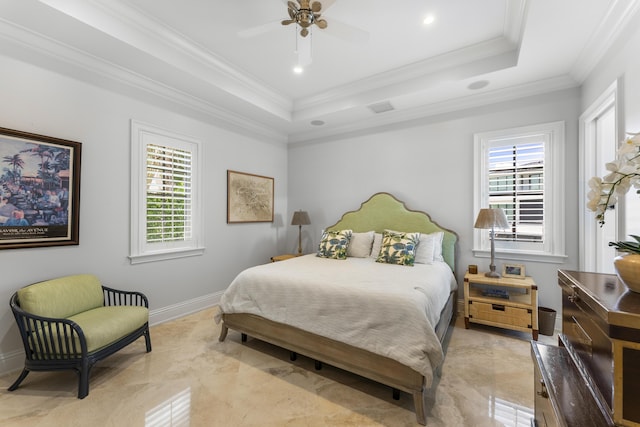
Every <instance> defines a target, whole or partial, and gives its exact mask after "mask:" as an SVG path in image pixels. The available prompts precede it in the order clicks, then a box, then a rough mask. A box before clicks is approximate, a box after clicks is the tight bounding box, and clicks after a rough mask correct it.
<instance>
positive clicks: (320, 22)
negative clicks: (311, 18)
mask: <svg viewBox="0 0 640 427" xmlns="http://www.w3.org/2000/svg"><path fill="white" fill-rule="evenodd" d="M315 23H316V25H317V26H318V28H321V29H323V30H324V29H325V28H327V21H325V20H324V19H317V20H316V21H315Z"/></svg>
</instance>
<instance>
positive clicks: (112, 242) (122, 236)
mask: <svg viewBox="0 0 640 427" xmlns="http://www.w3.org/2000/svg"><path fill="white" fill-rule="evenodd" d="M0 61H1V63H2V66H1V67H0V93H2V101H1V102H0V118H1V119H0V126H1V127H5V128H10V129H17V130H21V131H26V132H32V133H38V134H43V135H48V136H53V137H57V138H62V139H69V140H73V141H79V142H82V144H83V145H82V167H81V173H82V177H81V193H80V245H79V246H69V247H51V248H35V249H17V250H2V251H0V272H1V274H2V279H1V280H0V302H1V303H2V304H0V372H2V371H5V370H8V369H14V368H16V367H17V366H14V365H15V363H14V362H15V361H16V360H18V361H19V362H20V363H22V357H23V356H22V350H21V347H20V346H21V344H20V342H19V338H18V332H17V328H16V327H15V321H14V320H13V317H12V314H11V311H10V310H9V298H10V296H11V294H12V293H13V292H15V291H16V290H17V289H18V288H20V287H22V286H25V285H27V284H30V283H33V282H36V281H40V280H44V279H48V278H53V277H57V276H62V275H67V274H75V273H85V272H86V273H93V274H96V275H98V276H99V277H100V279H102V281H103V282H104V283H105V284H108V285H110V286H112V287H115V288H121V289H132V290H138V291H142V292H144V293H145V294H146V295H147V296H148V297H149V300H150V306H151V307H150V308H151V310H152V314H153V313H156V314H158V313H159V312H162V311H163V310H168V309H169V308H172V307H173V310H169V311H168V312H167V313H162V315H164V316H165V317H166V316H171V315H177V314H180V313H181V312H182V311H184V310H188V309H189V305H188V304H187V305H186V306H184V303H188V302H189V301H194V300H198V299H202V298H208V299H206V301H205V303H210V302H211V301H212V300H214V299H215V297H216V296H217V295H219V293H220V292H221V291H222V290H224V289H225V288H226V287H227V286H228V284H229V283H230V282H231V280H232V279H233V278H234V277H235V275H236V274H237V273H238V272H239V271H241V270H242V269H244V268H245V267H248V266H253V265H256V264H261V263H265V262H267V261H268V260H269V257H271V256H273V255H275V254H277V253H278V250H279V247H280V246H283V245H284V241H285V236H284V234H285V233H286V231H287V229H288V228H290V226H288V225H287V224H286V220H284V221H283V219H282V218H283V217H286V216H287V214H286V212H287V197H286V194H287V150H286V147H285V146H284V145H282V146H279V145H274V144H269V143H263V142H260V141H257V140H253V139H250V138H248V137H245V136H241V135H238V134H234V133H231V132H228V131H226V130H223V129H220V128H217V127H214V126H211V125H207V124H204V123H203V122H198V121H196V120H193V119H190V118H186V117H184V116H181V115H178V114H176V113H173V112H170V111H168V110H166V109H162V108H159V107H156V106H153V105H149V104H145V103H143V102H140V101H136V100H135V99H132V98H129V97H126V96H124V95H121V94H118V93H115V92H109V91H106V90H103V89H100V88H97V87H95V86H91V85H89V84H86V83H83V82H80V81H77V80H73V79H70V78H67V77H63V76H61V75H58V74H55V73H52V72H49V71H45V70H43V69H40V68H37V67H35V66H32V65H28V64H26V63H22V62H18V61H15V60H12V59H10V58H7V57H2V58H0ZM132 118H133V119H136V120H140V121H143V122H147V123H150V124H155V125H157V126H161V127H163V128H166V129H168V130H170V131H172V132H177V133H183V134H186V135H189V136H192V137H195V138H198V139H200V140H201V141H203V143H204V156H205V157H204V162H203V165H204V168H203V169H204V186H203V187H204V188H203V189H204V197H205V201H204V203H205V221H204V226H205V245H206V251H205V254H204V255H203V256H198V257H191V258H184V259H180V260H172V261H166V262H154V263H147V264H140V265H135V266H132V265H130V263H129V261H128V259H127V255H128V253H129V222H130V217H129V206H130V172H129V171H130V155H129V153H130V135H129V131H130V119H132ZM227 169H233V170H238V171H244V172H250V173H255V174H259V175H265V176H270V177H274V178H275V216H276V221H275V222H274V223H273V224H271V223H257V224H233V225H228V224H227V223H226V200H227V192H226V179H227V177H226V171H227ZM162 315H158V316H156V319H161V318H162ZM211 321H212V322H213V320H211Z"/></svg>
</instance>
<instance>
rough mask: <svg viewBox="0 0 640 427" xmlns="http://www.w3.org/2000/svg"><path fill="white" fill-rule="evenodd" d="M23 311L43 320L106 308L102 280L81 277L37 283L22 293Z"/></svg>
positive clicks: (84, 275)
mask: <svg viewBox="0 0 640 427" xmlns="http://www.w3.org/2000/svg"><path fill="white" fill-rule="evenodd" d="M18 299H19V301H20V307H21V308H22V309H23V310H24V311H26V312H28V313H31V314H35V315H36V316H43V317H53V318H68V317H70V316H73V315H74V314H77V313H81V312H83V311H87V310H91V309H94V308H98V307H102V306H103V305H104V294H103V292H102V284H101V283H100V280H99V279H98V278H97V277H96V276H93V275H91V274H78V275H75V276H67V277H61V278H58V279H52V280H46V281H44V282H39V283H34V284H33V285H29V286H26V287H24V288H22V289H20V290H18Z"/></svg>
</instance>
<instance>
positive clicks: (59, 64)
mask: <svg viewBox="0 0 640 427" xmlns="http://www.w3.org/2000/svg"><path fill="white" fill-rule="evenodd" d="M0 41H3V43H0V51H2V52H3V53H7V54H8V56H10V57H15V58H16V59H19V60H23V61H24V60H25V58H26V60H27V61H28V62H30V63H32V64H34V65H37V66H39V67H42V68H44V69H48V70H55V71H57V72H60V73H62V74H64V75H67V76H70V77H71V78H74V79H78V80H83V81H87V82H89V83H91V84H94V85H96V86H98V87H104V88H107V89H108V90H109V89H112V86H113V84H114V83H116V84H117V85H123V86H125V87H127V88H130V89H134V90H135V92H138V93H143V94H146V95H151V96H154V97H157V98H159V99H161V100H164V101H168V102H170V103H172V104H173V105H174V106H177V107H178V109H179V111H180V112H181V113H183V114H185V115H187V116H194V114H195V115H199V116H200V117H197V118H198V119H202V117H205V121H207V122H210V123H214V124H216V125H218V126H221V127H224V128H226V129H228V130H231V131H234V132H236V133H240V134H244V135H247V136H251V137H254V138H259V139H260V140H263V141H264V140H270V141H272V142H276V143H285V142H286V140H287V136H286V133H284V132H279V131H277V130H276V129H275V127H271V126H265V125H263V124H261V123H259V122H257V121H254V120H251V119H250V118H248V117H246V116H245V115H241V114H238V113H235V112H233V111H230V110H227V109H224V108H221V107H220V106H219V105H218V104H217V103H214V102H212V101H209V100H206V99H203V98H199V97H196V96H194V95H192V94H189V93H186V92H184V91H180V90H177V89H176V88H173V87H171V86H168V85H166V84H163V83H160V82H157V81H154V80H152V79H150V78H149V77H147V76H143V75H140V74H137V73H135V72H132V71H131V70H128V69H125V68H123V67H121V66H118V65H116V64H113V63H110V62H108V61H105V60H103V59H100V58H98V57H95V56H93V55H89V54H87V53H86V52H83V51H81V50H78V49H76V48H73V47H71V46H68V45H66V44H62V43H60V42H58V41H56V40H53V39H51V38H49V37H46V36H44V35H42V34H39V33H36V32H34V31H31V30H29V29H26V28H24V27H21V26H18V25H16V24H14V23H11V22H8V21H6V20H4V19H2V18H0ZM7 43H8V44H7ZM10 45H13V46H16V47H17V49H14V51H12V49H11V46H10ZM33 53H35V54H37V58H34V55H33ZM126 94H127V95H128V96H133V95H134V94H133V93H131V92H130V91H126Z"/></svg>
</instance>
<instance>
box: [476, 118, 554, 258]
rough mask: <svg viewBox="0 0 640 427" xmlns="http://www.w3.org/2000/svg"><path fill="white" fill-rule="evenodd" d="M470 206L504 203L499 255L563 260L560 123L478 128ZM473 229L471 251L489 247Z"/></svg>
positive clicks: (485, 237)
mask: <svg viewBox="0 0 640 427" xmlns="http://www.w3.org/2000/svg"><path fill="white" fill-rule="evenodd" d="M474 144H475V147H474V153H475V168H476V170H475V197H474V212H475V213H477V212H478V211H479V210H480V209H481V208H485V207H491V208H502V209H503V210H504V212H505V214H506V216H507V219H508V221H509V225H510V227H509V228H508V229H505V230H500V229H498V230H496V234H495V245H496V252H497V253H498V255H499V257H501V258H505V259H520V260H547V261H557V262H562V260H563V258H564V257H565V256H564V232H563V221H564V218H563V213H564V201H563V200H564V197H563V192H564V185H563V182H564V176H563V171H562V166H563V164H564V148H563V147H564V123H562V122H556V123H548V124H542V125H535V126H528V127H523V128H517V129H507V130H502V131H495V132H488V133H482V134H476V135H475V138H474ZM489 248H490V242H489V233H488V231H487V230H474V254H475V255H482V254H483V253H486V252H487V251H489Z"/></svg>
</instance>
